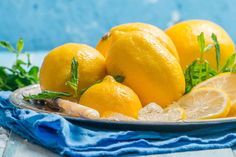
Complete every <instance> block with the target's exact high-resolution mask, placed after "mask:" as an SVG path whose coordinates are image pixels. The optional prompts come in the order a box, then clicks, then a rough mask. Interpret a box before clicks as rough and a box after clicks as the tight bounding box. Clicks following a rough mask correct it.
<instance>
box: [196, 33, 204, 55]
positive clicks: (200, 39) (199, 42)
mask: <svg viewBox="0 0 236 157" xmlns="http://www.w3.org/2000/svg"><path fill="white" fill-rule="evenodd" d="M197 41H198V45H199V48H200V52H201V53H203V52H204V49H205V37H204V33H203V32H201V34H200V35H199V36H198V37H197Z"/></svg>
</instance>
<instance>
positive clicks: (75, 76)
mask: <svg viewBox="0 0 236 157" xmlns="http://www.w3.org/2000/svg"><path fill="white" fill-rule="evenodd" d="M78 72H79V63H78V61H77V60H76V59H75V58H73V59H72V61H71V70H70V74H71V76H70V80H69V81H67V82H66V85H68V86H69V87H71V88H72V89H73V90H74V93H75V96H77V95H78V83H79V73H78Z"/></svg>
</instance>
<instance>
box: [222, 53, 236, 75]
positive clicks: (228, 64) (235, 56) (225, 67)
mask: <svg viewBox="0 0 236 157" xmlns="http://www.w3.org/2000/svg"><path fill="white" fill-rule="evenodd" d="M235 63H236V53H234V54H233V55H231V56H230V57H229V58H228V59H227V60H226V62H225V64H224V65H223V66H222V68H221V69H220V72H229V71H231V69H232V66H234V64H235Z"/></svg>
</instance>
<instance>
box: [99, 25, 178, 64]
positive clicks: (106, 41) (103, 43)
mask: <svg viewBox="0 0 236 157" xmlns="http://www.w3.org/2000/svg"><path fill="white" fill-rule="evenodd" d="M134 31H142V32H145V33H147V34H151V35H153V36H154V37H155V38H156V39H157V40H159V42H160V43H161V44H162V45H163V46H164V47H166V48H167V49H168V50H169V51H170V52H171V53H172V54H173V55H174V56H175V57H176V58H177V59H178V60H179V56H178V53H177V50H176V48H175V45H174V43H173V42H172V41H171V39H170V38H169V37H168V36H167V35H166V34H165V32H164V31H162V30H161V29H160V28H158V27H156V26H153V25H150V24H146V23H127V24H122V25H119V26H115V27H113V28H111V30H110V31H109V32H108V33H106V34H105V35H104V36H103V37H102V39H101V40H100V41H99V43H98V44H97V47H96V49H97V50H99V51H100V52H101V53H102V54H103V55H104V56H106V54H107V52H108V51H109V49H110V47H111V45H112V44H113V43H114V42H115V41H116V40H117V39H119V38H120V37H122V36H123V35H124V34H127V33H130V32H134Z"/></svg>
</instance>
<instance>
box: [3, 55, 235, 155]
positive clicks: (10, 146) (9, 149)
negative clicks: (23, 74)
mask: <svg viewBox="0 0 236 157" xmlns="http://www.w3.org/2000/svg"><path fill="white" fill-rule="evenodd" d="M45 54H46V51H41V52H37V53H33V54H32V55H31V59H32V63H33V64H34V65H38V66H40V65H41V63H42V60H43V58H44V56H45ZM14 59H15V58H14V55H12V54H9V53H2V52H0V65H4V66H10V65H12V63H13V62H14ZM0 156H2V157H58V156H59V155H57V154H55V153H53V152H51V151H49V150H47V149H45V148H43V147H41V146H38V145H36V144H32V143H30V142H28V141H27V140H25V139H23V138H21V137H19V136H18V135H16V134H14V133H12V132H11V131H7V130H5V129H3V128H2V127H0ZM149 156H150V157H154V156H155V157H236V148H226V149H214V150H203V151H189V152H180V153H171V154H161V155H149Z"/></svg>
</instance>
